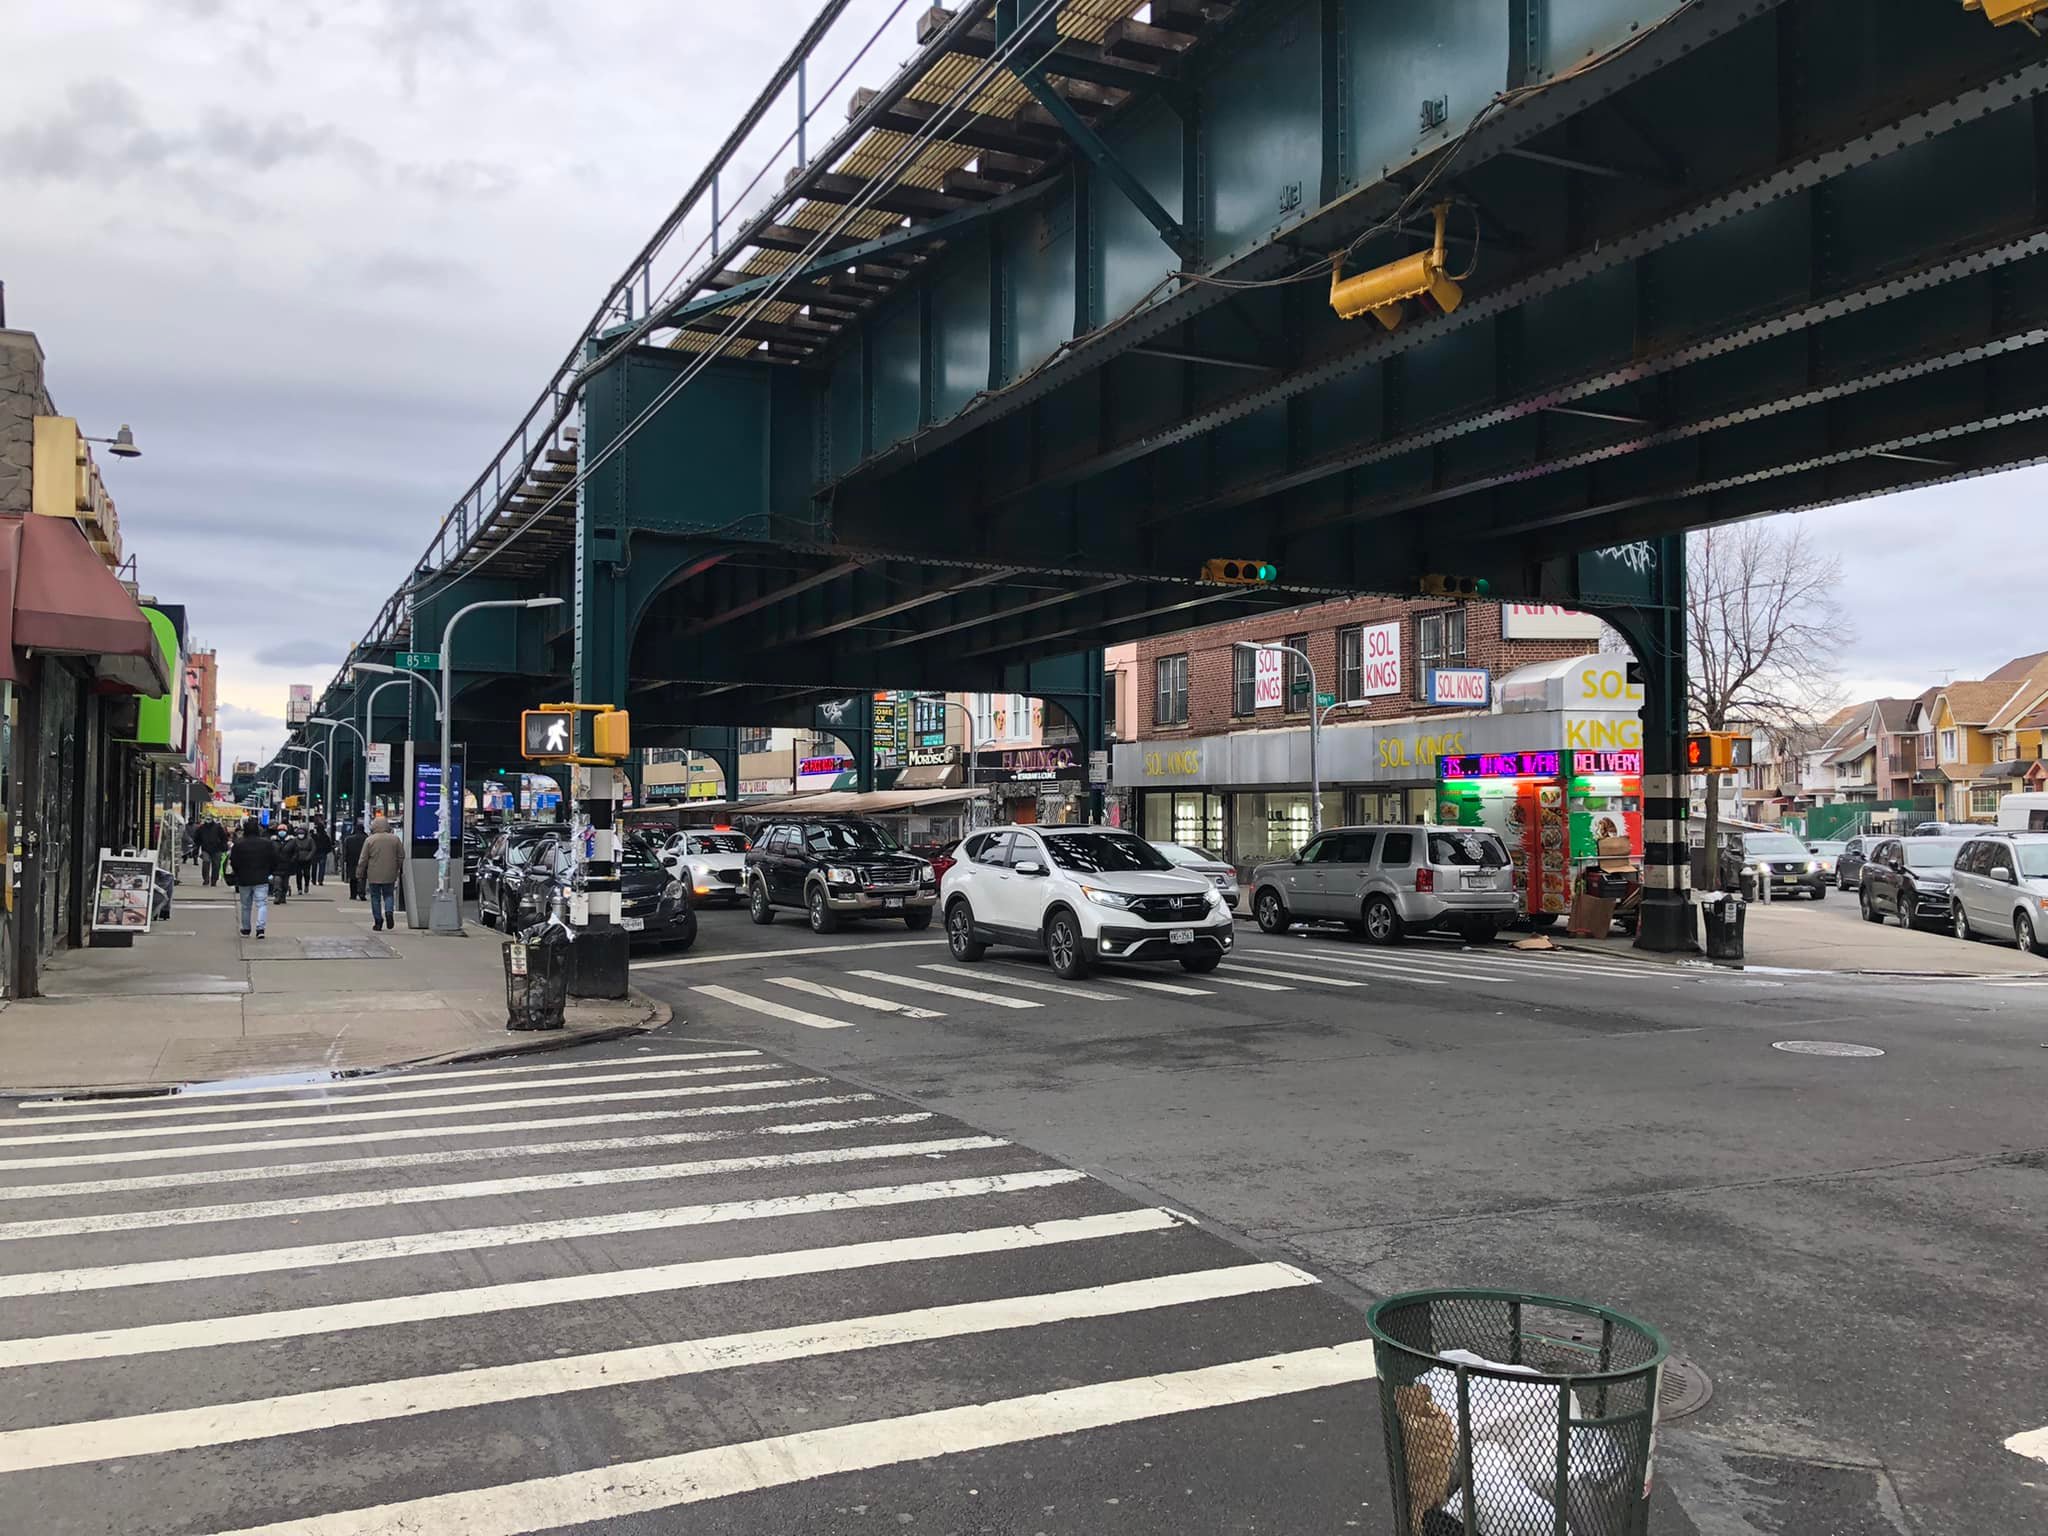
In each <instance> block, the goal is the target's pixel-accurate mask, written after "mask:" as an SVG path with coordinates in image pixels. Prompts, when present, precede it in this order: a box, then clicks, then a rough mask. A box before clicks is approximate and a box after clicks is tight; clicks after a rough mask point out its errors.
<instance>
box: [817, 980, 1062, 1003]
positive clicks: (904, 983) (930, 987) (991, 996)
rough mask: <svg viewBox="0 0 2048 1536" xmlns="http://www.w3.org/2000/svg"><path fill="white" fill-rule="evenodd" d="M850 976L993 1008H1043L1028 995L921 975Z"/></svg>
mask: <svg viewBox="0 0 2048 1536" xmlns="http://www.w3.org/2000/svg"><path fill="white" fill-rule="evenodd" d="M846 974H847V975H849V976H859V977H861V978H863V979H864V980H867V981H881V982H887V983H888V984H889V985H891V986H896V987H915V988H917V989H918V990H919V991H920V992H936V993H938V994H939V995H940V996H941V997H957V998H959V999H961V1000H962V1001H963V1002H969V1003H987V1004H988V1005H989V1006H990V1007H991V1008H1042V1007H1044V1006H1045V1005H1044V1004H1043V1003H1035V1002H1033V1001H1032V1000H1031V999H1030V998H1028V997H1004V996H1002V995H1001V994H1000V993H996V992H977V991H975V990H974V989H973V988H972V987H954V986H948V985H947V984H946V983H945V982H942V981H926V980H925V979H924V978H923V977H919V976H892V975H890V974H889V972H887V971H848V972H847V973H846Z"/></svg>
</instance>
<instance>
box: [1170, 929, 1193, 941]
mask: <svg viewBox="0 0 2048 1536" xmlns="http://www.w3.org/2000/svg"><path fill="white" fill-rule="evenodd" d="M1173 942H1174V943H1176V944H1192V943H1194V942H1195V930H1194V929H1192V928H1176V929H1174V930H1173Z"/></svg>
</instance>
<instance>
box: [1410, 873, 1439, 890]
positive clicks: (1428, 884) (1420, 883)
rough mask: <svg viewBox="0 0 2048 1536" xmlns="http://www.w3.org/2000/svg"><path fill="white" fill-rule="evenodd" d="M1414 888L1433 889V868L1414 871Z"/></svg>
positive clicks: (1434, 881)
mask: <svg viewBox="0 0 2048 1536" xmlns="http://www.w3.org/2000/svg"><path fill="white" fill-rule="evenodd" d="M1415 889H1417V890H1418V891H1433V890H1435V889H1436V871H1435V870H1433V869H1418V870H1417V871H1415Z"/></svg>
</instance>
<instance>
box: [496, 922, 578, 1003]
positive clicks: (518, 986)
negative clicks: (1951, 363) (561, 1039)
mask: <svg viewBox="0 0 2048 1536" xmlns="http://www.w3.org/2000/svg"><path fill="white" fill-rule="evenodd" d="M573 939H574V935H573V934H571V932H570V931H569V925H568V922H567V921H566V920H565V917H564V914H563V913H562V911H561V910H560V909H559V906H558V908H557V910H556V911H554V912H552V913H550V914H549V915H548V916H547V917H546V918H545V919H544V920H542V921H541V922H538V923H535V924H533V925H532V926H531V927H528V928H526V929H523V930H522V931H521V932H520V933H519V934H518V936H517V937H515V938H511V939H507V940H506V941H505V946H504V955H505V1027H506V1028H507V1029H517V1030H527V1029H561V1028H563V1027H564V1025H565V1023H566V1021H567V1017H568V1015H567V1006H568V999H569V966H570V963H571V960H572V958H573V956H574V953H575V950H574V944H573Z"/></svg>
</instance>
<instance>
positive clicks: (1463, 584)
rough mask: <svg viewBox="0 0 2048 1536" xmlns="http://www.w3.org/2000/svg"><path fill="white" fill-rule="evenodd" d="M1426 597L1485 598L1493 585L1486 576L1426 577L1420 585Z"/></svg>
mask: <svg viewBox="0 0 2048 1536" xmlns="http://www.w3.org/2000/svg"><path fill="white" fill-rule="evenodd" d="M1420 587H1421V591H1422V595H1423V596H1424V597H1455V598H1461V599H1468V598H1474V597H1484V596H1486V594H1487V593H1489V592H1491V591H1492V590H1493V583H1492V582H1490V581H1488V580H1487V579H1486V578H1485V577H1484V576H1425V577H1423V578H1422V581H1421V583H1420Z"/></svg>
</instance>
